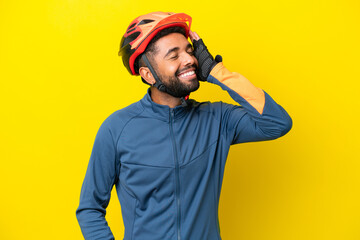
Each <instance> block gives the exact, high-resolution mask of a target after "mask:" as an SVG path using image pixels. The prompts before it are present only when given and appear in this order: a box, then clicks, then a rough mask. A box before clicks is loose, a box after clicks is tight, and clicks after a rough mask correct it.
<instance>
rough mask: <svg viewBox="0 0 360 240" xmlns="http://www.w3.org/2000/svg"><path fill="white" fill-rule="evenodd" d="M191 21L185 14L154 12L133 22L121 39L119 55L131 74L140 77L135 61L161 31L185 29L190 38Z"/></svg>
mask: <svg viewBox="0 0 360 240" xmlns="http://www.w3.org/2000/svg"><path fill="white" fill-rule="evenodd" d="M191 20H192V19H191V17H190V16H189V15H187V14H185V13H172V12H152V13H149V14H145V15H142V16H140V17H137V18H136V19H135V20H134V21H132V22H131V23H130V25H129V27H128V28H127V30H126V33H125V34H124V36H123V37H122V39H121V43H120V51H119V53H118V55H119V56H122V60H123V63H124V65H125V67H126V69H127V70H128V71H129V73H130V74H131V75H136V76H137V75H139V74H138V73H137V72H136V71H135V68H134V63H135V60H136V58H137V57H138V56H139V55H140V54H142V53H143V52H144V51H145V49H146V47H147V45H148V44H149V42H150V41H151V39H152V38H153V37H154V36H155V35H156V34H157V33H158V32H159V31H161V30H163V29H165V28H169V27H175V26H180V27H183V28H184V29H185V32H186V37H189V30H190V26H191Z"/></svg>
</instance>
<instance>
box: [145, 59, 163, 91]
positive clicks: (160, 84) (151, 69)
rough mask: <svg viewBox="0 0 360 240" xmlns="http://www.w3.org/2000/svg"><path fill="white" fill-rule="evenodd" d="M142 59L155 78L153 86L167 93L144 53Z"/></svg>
mask: <svg viewBox="0 0 360 240" xmlns="http://www.w3.org/2000/svg"><path fill="white" fill-rule="evenodd" d="M141 58H142V60H143V61H144V62H145V65H146V66H147V67H148V68H149V70H150V72H151V73H152V75H153V77H154V78H155V84H154V87H156V88H157V89H159V90H160V91H162V92H166V93H168V91H167V89H166V87H165V85H164V84H163V83H162V82H161V81H160V79H159V77H158V75H157V74H156V72H155V70H154V69H153V67H152V66H151V64H150V62H149V60H148V58H147V57H146V55H145V54H143V55H142V57H141Z"/></svg>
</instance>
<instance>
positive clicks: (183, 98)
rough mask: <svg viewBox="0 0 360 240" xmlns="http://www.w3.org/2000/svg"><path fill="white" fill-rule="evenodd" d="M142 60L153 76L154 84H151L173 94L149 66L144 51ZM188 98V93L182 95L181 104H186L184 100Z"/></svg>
mask: <svg viewBox="0 0 360 240" xmlns="http://www.w3.org/2000/svg"><path fill="white" fill-rule="evenodd" d="M141 58H142V60H143V61H144V62H145V65H146V66H147V67H148V68H149V70H150V72H151V73H152V75H153V77H154V78H155V84H154V85H153V86H154V87H156V88H157V89H159V90H160V91H161V92H165V93H168V94H170V95H171V96H174V94H172V92H171V91H170V90H169V89H167V88H166V87H165V85H164V84H163V83H162V82H161V80H160V78H159V77H158V75H157V74H156V72H155V70H154V68H153V67H152V66H151V64H150V62H149V60H148V58H147V57H146V55H145V53H144V54H143V55H142V57H141ZM188 98H189V95H187V96H185V97H182V98H181V105H182V106H183V107H186V106H187V102H186V100H187V99H188Z"/></svg>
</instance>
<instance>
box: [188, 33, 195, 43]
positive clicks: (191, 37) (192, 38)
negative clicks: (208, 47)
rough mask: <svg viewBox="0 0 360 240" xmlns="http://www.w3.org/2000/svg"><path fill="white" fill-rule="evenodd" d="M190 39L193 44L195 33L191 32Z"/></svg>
mask: <svg viewBox="0 0 360 240" xmlns="http://www.w3.org/2000/svg"><path fill="white" fill-rule="evenodd" d="M189 37H190V40H191V42H192V41H194V33H193V32H192V31H191V30H189Z"/></svg>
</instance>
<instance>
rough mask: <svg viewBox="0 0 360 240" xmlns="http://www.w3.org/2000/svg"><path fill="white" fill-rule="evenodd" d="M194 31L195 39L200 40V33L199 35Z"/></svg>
mask: <svg viewBox="0 0 360 240" xmlns="http://www.w3.org/2000/svg"><path fill="white" fill-rule="evenodd" d="M193 33H194V39H195V40H200V37H199V35H198V34H197V33H196V32H193Z"/></svg>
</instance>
